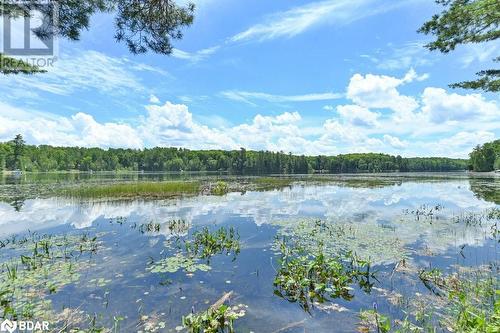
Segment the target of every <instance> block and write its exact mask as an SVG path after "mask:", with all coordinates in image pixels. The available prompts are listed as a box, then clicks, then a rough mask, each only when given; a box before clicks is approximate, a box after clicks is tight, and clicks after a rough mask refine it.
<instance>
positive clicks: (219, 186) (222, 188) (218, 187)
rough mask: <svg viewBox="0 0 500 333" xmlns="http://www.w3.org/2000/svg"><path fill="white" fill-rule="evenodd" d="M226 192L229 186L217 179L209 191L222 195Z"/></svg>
mask: <svg viewBox="0 0 500 333" xmlns="http://www.w3.org/2000/svg"><path fill="white" fill-rule="evenodd" d="M227 192H229V186H228V185H227V183H226V182H223V181H218V182H217V183H216V184H215V186H214V187H212V188H211V189H210V193H211V194H213V195H224V194H226V193H227Z"/></svg>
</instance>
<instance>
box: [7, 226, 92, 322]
mask: <svg viewBox="0 0 500 333" xmlns="http://www.w3.org/2000/svg"><path fill="white" fill-rule="evenodd" d="M3 244H5V246H4V247H5V248H6V250H7V251H9V254H10V255H11V258H10V259H9V260H7V261H5V262H3V263H2V265H1V268H0V309H1V313H0V315H1V317H2V318H10V319H13V320H16V319H18V318H22V319H30V318H37V319H38V320H41V319H51V317H52V318H53V312H52V309H51V301H50V299H49V298H48V297H47V296H48V295H50V294H53V293H56V292H57V291H58V290H60V289H61V288H63V287H64V286H66V285H68V284H71V283H75V282H77V281H79V279H80V272H81V271H82V270H83V269H84V268H86V267H87V266H88V263H86V262H85V261H83V260H80V259H81V257H82V256H83V255H86V254H90V255H92V254H94V253H95V252H96V251H97V250H98V248H99V246H100V243H99V241H98V240H97V237H90V236H88V235H87V234H83V235H78V236H77V235H71V236H68V235H64V236H50V235H38V234H30V235H28V236H25V237H22V238H20V239H18V240H16V239H15V238H11V239H10V240H9V241H4V242H3Z"/></svg>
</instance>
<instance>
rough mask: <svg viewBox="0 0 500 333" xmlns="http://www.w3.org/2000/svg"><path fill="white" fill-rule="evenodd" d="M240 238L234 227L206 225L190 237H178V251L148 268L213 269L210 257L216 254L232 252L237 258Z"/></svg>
mask: <svg viewBox="0 0 500 333" xmlns="http://www.w3.org/2000/svg"><path fill="white" fill-rule="evenodd" d="M239 238H240V236H239V234H238V232H237V231H236V229H234V228H233V227H230V228H225V227H220V228H219V229H217V230H215V231H210V229H209V228H208V227H205V228H203V229H202V230H198V231H195V232H194V233H193V234H192V235H191V237H190V239H181V238H178V239H176V240H175V241H176V242H177V245H176V247H177V249H178V251H177V252H176V253H174V254H171V253H169V254H168V255H167V256H166V257H165V258H162V259H160V260H158V261H154V262H152V263H151V265H150V266H149V267H148V268H147V270H148V271H150V272H153V273H175V272H177V271H179V270H181V269H182V270H183V271H185V272H186V273H188V274H192V273H194V272H196V271H208V270H210V269H211V267H210V258H211V257H212V256H214V255H216V254H222V253H224V254H226V255H230V254H232V255H233V260H234V259H235V258H236V256H237V255H238V254H239V252H240V242H239ZM169 245H170V244H169Z"/></svg>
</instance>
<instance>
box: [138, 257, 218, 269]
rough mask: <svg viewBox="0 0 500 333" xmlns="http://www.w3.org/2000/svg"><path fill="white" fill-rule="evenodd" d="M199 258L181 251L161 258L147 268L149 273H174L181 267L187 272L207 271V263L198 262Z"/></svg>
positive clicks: (208, 267)
mask: <svg viewBox="0 0 500 333" xmlns="http://www.w3.org/2000/svg"><path fill="white" fill-rule="evenodd" d="M199 261H200V260H199V259H195V258H192V257H187V256H185V255H184V254H182V253H176V254H175V255H173V256H170V257H167V258H164V259H161V260H159V261H157V262H154V263H153V264H152V265H150V266H149V267H148V268H147V270H148V271H150V272H151V273H175V272H177V271H178V270H180V269H183V270H184V271H185V272H187V273H194V272H196V271H204V272H206V271H209V270H210V269H211V267H210V266H209V265H206V264H203V263H200V262H199Z"/></svg>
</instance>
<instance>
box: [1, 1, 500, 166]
mask: <svg viewBox="0 0 500 333" xmlns="http://www.w3.org/2000/svg"><path fill="white" fill-rule="evenodd" d="M195 2H196V4H197V12H196V19H195V23H194V25H193V26H191V27H190V28H188V29H186V30H185V35H184V38H183V40H182V41H177V42H175V51H174V53H173V54H172V55H171V56H162V55H155V54H151V53H148V54H146V55H140V56H134V55H131V54H129V52H128V50H127V49H126V47H125V45H123V44H117V43H115V42H114V39H113V31H114V28H113V19H112V16H111V15H98V16H95V17H94V18H93V19H92V22H91V27H90V29H89V30H88V31H86V32H84V33H83V35H82V38H81V40H80V41H79V42H69V41H66V40H60V41H59V60H58V61H57V63H56V66H55V67H54V68H52V69H50V71H49V73H47V74H42V75H35V76H29V77H26V76H16V77H12V76H9V77H5V76H4V77H0V81H1V84H2V87H3V89H2V90H1V92H0V140H1V141H5V140H8V139H11V138H12V137H13V136H14V135H15V134H16V133H22V134H23V135H24V136H25V138H26V139H27V141H28V142H29V143H32V144H52V145H63V146H73V145H78V146H100V147H104V148H107V147H132V148H142V147H151V146H176V147H186V148H193V149H213V148H221V149H238V148H239V147H245V148H248V149H258V150H260V149H266V150H275V151H278V150H282V151H285V152H289V151H290V152H293V153H298V154H327V155H334V154H339V153H350V152H383V153H390V154H400V155H402V156H450V157H466V156H467V154H468V152H469V151H470V150H471V149H472V147H474V146H475V145H476V144H481V143H484V142H486V141H491V140H493V139H495V138H498V136H499V133H500V105H499V100H498V95H494V94H491V93H481V92H477V91H465V90H454V89H451V88H448V86H447V85H448V84H449V83H452V82H457V81H461V80H465V79H469V78H472V77H473V76H474V73H475V72H477V71H479V70H481V69H484V68H486V67H488V66H491V59H492V58H494V57H495V56H498V50H499V49H500V45H499V43H498V42H496V43H495V42H493V43H488V44H483V45H475V46H465V47H459V48H458V49H457V50H456V52H454V53H451V54H448V55H442V54H439V53H435V52H430V51H428V50H427V49H425V48H424V47H423V45H424V44H425V43H426V42H427V41H429V40H430V39H429V37H427V36H423V35H421V34H418V33H417V32H416V30H417V29H418V28H419V27H420V26H421V25H422V23H423V22H425V20H427V19H428V18H430V17H431V16H432V14H434V13H436V12H438V11H439V10H440V8H439V7H438V6H437V5H436V4H434V2H433V1H430V0H402V1H397V2H396V1H392V0H391V1H389V0H324V1H289V0H288V1H285V0H276V1H262V0H260V1H257V0H245V1H234V0H232V1H230V0H217V1H215V0H198V1H195Z"/></svg>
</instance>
